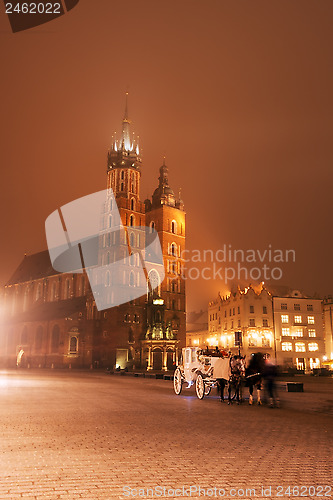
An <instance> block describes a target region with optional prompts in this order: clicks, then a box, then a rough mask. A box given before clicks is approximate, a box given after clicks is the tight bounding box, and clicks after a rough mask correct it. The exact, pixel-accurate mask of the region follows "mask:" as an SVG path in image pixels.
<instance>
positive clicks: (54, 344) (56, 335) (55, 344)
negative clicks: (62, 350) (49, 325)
mask: <svg viewBox="0 0 333 500" xmlns="http://www.w3.org/2000/svg"><path fill="white" fill-rule="evenodd" d="M59 340H60V328H59V326H58V325H54V327H53V329H52V336H51V352H57V351H58V348H59Z"/></svg>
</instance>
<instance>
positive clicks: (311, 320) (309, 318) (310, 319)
mask: <svg viewBox="0 0 333 500" xmlns="http://www.w3.org/2000/svg"><path fill="white" fill-rule="evenodd" d="M314 322H315V319H314V316H308V323H309V325H314Z"/></svg>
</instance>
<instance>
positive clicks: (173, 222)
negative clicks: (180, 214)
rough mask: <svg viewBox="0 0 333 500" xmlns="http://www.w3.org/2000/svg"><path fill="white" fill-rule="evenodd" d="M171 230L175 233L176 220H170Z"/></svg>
mask: <svg viewBox="0 0 333 500" xmlns="http://www.w3.org/2000/svg"><path fill="white" fill-rule="evenodd" d="M171 232H172V233H173V234H177V222H176V221H175V220H173V221H171Z"/></svg>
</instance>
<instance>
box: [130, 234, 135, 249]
mask: <svg viewBox="0 0 333 500" xmlns="http://www.w3.org/2000/svg"><path fill="white" fill-rule="evenodd" d="M130 245H131V247H134V246H135V236H134V233H131V234H130Z"/></svg>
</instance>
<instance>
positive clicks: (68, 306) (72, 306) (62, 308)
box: [7, 296, 87, 324]
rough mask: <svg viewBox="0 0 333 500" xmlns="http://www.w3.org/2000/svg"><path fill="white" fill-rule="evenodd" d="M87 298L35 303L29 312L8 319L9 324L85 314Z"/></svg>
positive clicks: (16, 314)
mask: <svg viewBox="0 0 333 500" xmlns="http://www.w3.org/2000/svg"><path fill="white" fill-rule="evenodd" d="M86 300H87V297H86V296H83V297H72V298H70V299H67V300H58V301H54V302H43V301H42V300H40V301H37V302H35V303H34V304H33V305H32V307H30V308H29V309H28V310H27V311H23V312H19V313H15V315H14V316H12V317H11V318H9V319H8V322H7V323H8V324H12V323H20V322H27V321H36V319H38V321H43V320H50V319H58V318H66V317H70V316H72V315H73V314H75V313H78V312H83V311H85V308H86Z"/></svg>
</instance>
